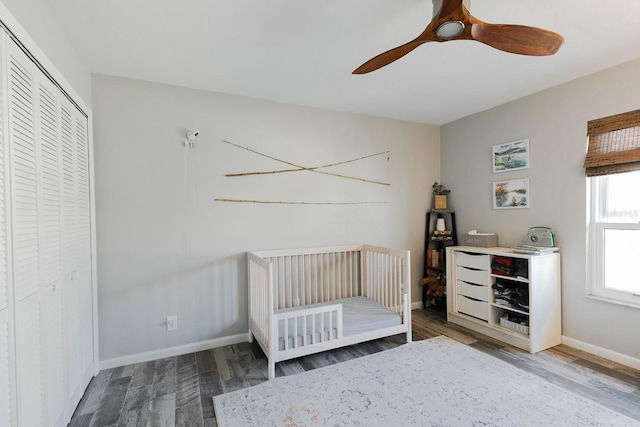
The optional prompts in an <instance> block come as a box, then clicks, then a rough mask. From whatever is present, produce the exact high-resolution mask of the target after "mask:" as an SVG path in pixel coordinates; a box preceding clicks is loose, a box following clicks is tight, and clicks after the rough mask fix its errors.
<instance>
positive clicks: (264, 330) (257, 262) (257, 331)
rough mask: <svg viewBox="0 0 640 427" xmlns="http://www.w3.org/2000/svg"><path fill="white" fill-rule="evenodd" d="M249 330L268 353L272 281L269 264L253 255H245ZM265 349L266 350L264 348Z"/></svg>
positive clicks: (271, 311) (249, 253) (271, 312)
mask: <svg viewBox="0 0 640 427" xmlns="http://www.w3.org/2000/svg"><path fill="white" fill-rule="evenodd" d="M247 264H248V269H247V272H248V282H249V283H248V284H249V286H248V293H249V295H248V301H249V330H250V331H253V335H255V337H256V338H257V339H258V342H259V343H260V344H261V345H263V344H264V347H263V348H262V350H263V351H264V352H265V353H267V354H268V353H269V347H270V345H269V342H270V339H271V337H270V333H269V331H270V329H271V328H270V327H269V326H270V322H271V318H272V314H273V309H272V307H273V280H272V271H271V263H269V262H268V261H266V260H264V259H262V258H261V257H259V256H257V255H256V254H254V253H251V252H248V253H247ZM265 347H266V348H265Z"/></svg>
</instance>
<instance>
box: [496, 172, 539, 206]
mask: <svg viewBox="0 0 640 427" xmlns="http://www.w3.org/2000/svg"><path fill="white" fill-rule="evenodd" d="M530 203H531V201H530V195H529V179H513V180H510V181H496V182H494V183H493V209H523V208H528V207H529V205H530Z"/></svg>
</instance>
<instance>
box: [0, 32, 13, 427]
mask: <svg viewBox="0 0 640 427" xmlns="http://www.w3.org/2000/svg"><path fill="white" fill-rule="evenodd" d="M5 52H6V34H5V33H4V32H0V82H1V83H0V100H3V99H6V97H7V88H6V86H5V84H4V82H5V74H6V72H5ZM6 115H7V108H6V106H5V103H4V102H0V426H10V425H12V423H13V421H15V414H14V411H13V405H14V404H15V387H14V381H13V379H12V378H13V375H12V373H13V368H12V366H11V359H10V354H11V352H12V349H13V348H14V345H13V338H12V337H13V328H12V325H13V323H10V322H9V320H10V319H12V318H13V310H12V307H13V304H12V303H11V297H10V295H9V284H8V283H9V282H8V274H9V271H8V268H9V260H8V249H7V248H8V242H7V239H8V230H7V226H8V225H7V206H8V204H7V190H6V187H7V182H8V178H9V177H8V175H7V174H8V167H7V160H8V158H7V157H8V156H7V151H8V150H7V144H8V138H7V134H8V129H7V116H6ZM10 349H11V350H10Z"/></svg>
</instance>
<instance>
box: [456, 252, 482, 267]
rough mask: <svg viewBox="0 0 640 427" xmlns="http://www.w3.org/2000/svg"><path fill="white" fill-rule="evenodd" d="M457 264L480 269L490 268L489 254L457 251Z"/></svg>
mask: <svg viewBox="0 0 640 427" xmlns="http://www.w3.org/2000/svg"><path fill="white" fill-rule="evenodd" d="M456 265H459V266H461V267H469V268H476V269H478V270H488V269H489V255H485V254H480V255H475V254H469V253H466V252H456Z"/></svg>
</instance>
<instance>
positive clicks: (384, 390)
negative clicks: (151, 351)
mask: <svg viewBox="0 0 640 427" xmlns="http://www.w3.org/2000/svg"><path fill="white" fill-rule="evenodd" d="M213 402H214V407H215V411H216V418H217V421H218V425H219V426H221V427H227V426H229V427H235V426H243V427H244V426H287V427H292V426H314V425H319V426H385V427H386V426H456V427H458V426H572V427H573V426H637V425H639V424H640V423H638V422H637V421H635V420H632V419H631V418H628V417H626V416H624V415H621V414H619V413H617V412H614V411H612V410H610V409H608V408H605V407H603V406H601V405H599V404H597V403H595V402H593V401H590V400H587V399H585V398H583V397H581V396H578V395H576V394H573V393H571V392H568V391H566V390H563V389H561V388H560V387H558V386H556V385H554V384H551V383H549V382H547V381H545V380H544V379H542V378H540V377H537V376H535V375H533V374H530V373H528V372H525V371H523V370H521V369H519V368H516V367H515V366H513V365H510V364H508V363H507V362H503V361H501V360H499V359H496V358H495V357H492V356H490V355H487V354H484V353H482V352H480V351H478V350H475V349H473V348H471V347H468V346H466V345H464V344H460V343H458V342H456V341H454V340H451V339H449V338H446V337H437V338H432V339H429V340H424V341H415V342H413V343H410V344H404V345H402V346H400V347H396V348H394V349H391V350H387V351H383V352H380V353H376V354H372V355H369V356H364V357H361V358H359V359H354V360H350V361H347V362H343V363H338V364H335V365H332V366H327V367H323V368H319V369H316V370H313V371H308V372H304V373H301V374H296V375H291V376H286V377H280V378H276V379H275V380H271V381H267V382H264V383H262V384H259V385H257V386H253V387H250V388H247V389H243V390H238V391H234V392H231V393H227V394H223V395H219V396H216V397H214V398H213Z"/></svg>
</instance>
